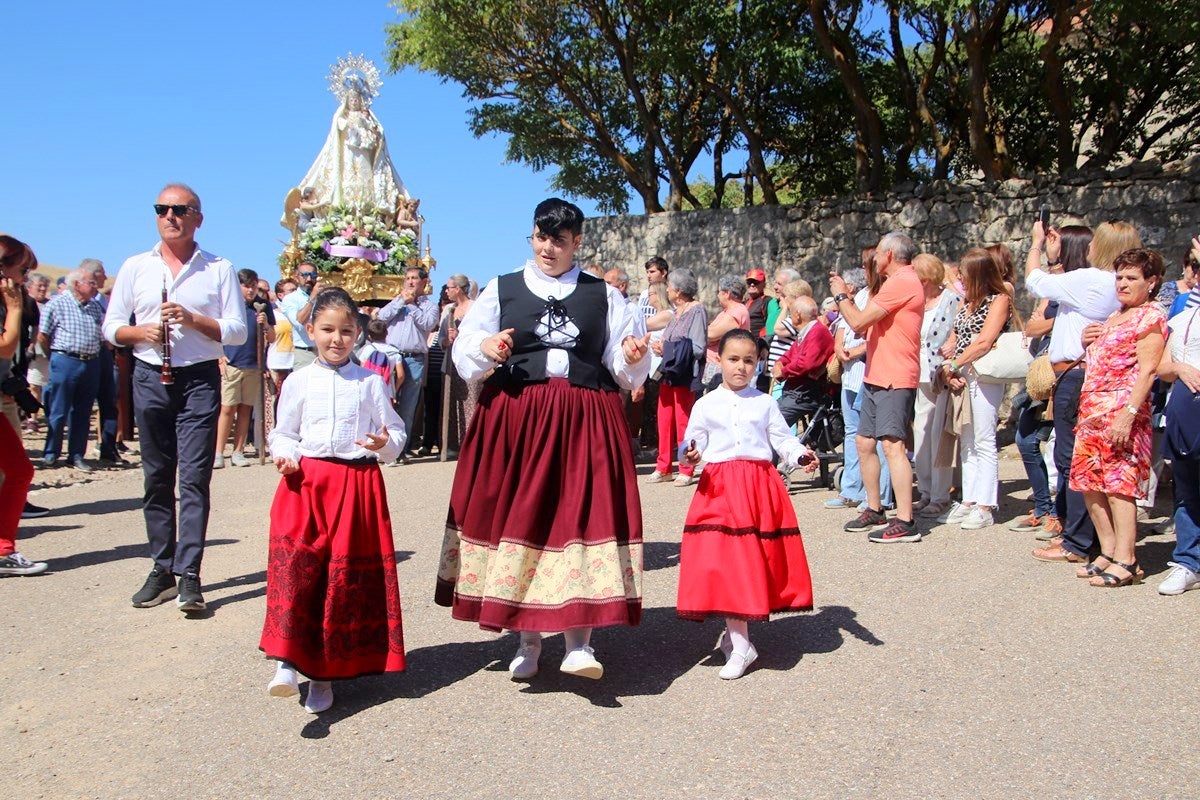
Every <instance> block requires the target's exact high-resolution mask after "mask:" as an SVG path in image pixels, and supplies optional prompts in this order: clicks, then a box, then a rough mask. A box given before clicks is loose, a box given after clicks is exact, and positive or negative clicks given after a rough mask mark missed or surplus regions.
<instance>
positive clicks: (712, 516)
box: [675, 461, 813, 620]
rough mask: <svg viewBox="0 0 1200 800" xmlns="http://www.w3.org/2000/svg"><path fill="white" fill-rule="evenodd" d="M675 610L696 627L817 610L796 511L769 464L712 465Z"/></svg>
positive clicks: (682, 559)
mask: <svg viewBox="0 0 1200 800" xmlns="http://www.w3.org/2000/svg"><path fill="white" fill-rule="evenodd" d="M675 607H676V613H677V614H678V615H679V616H680V617H683V618H684V619H697V620H700V619H704V618H706V617H710V616H720V617H736V618H740V619H748V620H764V619H767V618H769V616H770V615H771V614H772V613H774V612H780V611H807V610H809V609H811V608H812V607H813V596H812V579H811V577H810V576H809V572H808V558H807V557H806V556H805V554H804V540H803V539H802V538H801V537H800V527H799V525H798V523H797V522H796V511H795V509H794V508H793V507H792V499H791V498H790V497H789V496H788V493H787V489H786V488H785V487H784V485H783V480H782V479H781V478H780V477H779V473H778V472H776V470H775V468H774V467H773V466H772V465H771V464H770V462H767V461H724V462H720V463H717V464H707V465H705V467H704V472H703V473H701V475H700V483H699V485H698V486H697V487H696V494H695V496H694V497H693V498H692V504H691V506H690V507H689V508H688V513H687V520H686V522H685V523H684V526H683V543H682V545H681V547H680V553H679V594H678V598H677V600H676V603H675Z"/></svg>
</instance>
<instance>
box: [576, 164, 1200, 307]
mask: <svg viewBox="0 0 1200 800" xmlns="http://www.w3.org/2000/svg"><path fill="white" fill-rule="evenodd" d="M1043 203H1045V204H1046V205H1048V206H1049V208H1050V210H1051V219H1052V220H1053V221H1054V222H1055V223H1059V222H1060V221H1062V220H1064V219H1065V218H1067V217H1070V218H1071V219H1072V220H1079V221H1082V222H1083V223H1084V224H1087V225H1091V226H1093V227H1094V226H1096V225H1098V224H1100V223H1101V222H1104V221H1106V220H1110V219H1123V220H1127V221H1129V222H1131V223H1133V224H1134V225H1136V226H1137V228H1138V230H1139V231H1140V232H1141V234H1142V239H1143V241H1144V243H1145V244H1146V246H1148V247H1154V248H1156V249H1159V250H1161V251H1162V252H1163V253H1164V255H1165V256H1166V258H1167V262H1168V271H1167V275H1168V278H1177V277H1179V270H1180V266H1179V262H1180V259H1181V258H1182V257H1183V255H1184V253H1185V252H1186V250H1187V248H1188V246H1189V241H1190V239H1191V237H1192V236H1196V235H1198V234H1200V156H1193V157H1191V158H1189V159H1188V160H1186V161H1182V162H1173V163H1169V164H1166V165H1163V164H1159V163H1158V162H1157V161H1144V162H1139V163H1135V164H1131V165H1129V166H1125V167H1121V168H1120V169H1117V170H1114V171H1112V172H1108V173H1093V174H1084V175H1078V176H1073V177H1066V178H1063V177H1035V178H1032V179H1029V180H1021V179H1013V180H1007V181H1004V182H1002V183H996V182H984V181H979V180H968V181H965V182H963V183H959V184H952V183H949V182H946V181H934V182H932V183H929V184H926V185H921V186H914V185H911V184H909V185H900V186H897V187H895V190H894V191H893V192H892V193H890V194H887V195H883V196H877V197H870V196H866V195H863V196H855V197H841V198H828V199H820V200H810V201H807V202H805V203H801V204H799V205H795V206H755V207H752V208H736V209H722V210H703V211H679V212H668V213H663V214H652V215H640V216H631V215H625V216H615V217H601V218H598V219H593V220H588V221H587V223H585V226H584V240H583V248H582V251H581V252H580V254H579V261H580V263H584V264H587V263H599V264H601V265H603V266H604V267H605V268H606V269H609V268H612V267H623V268H624V269H626V270H627V271H628V272H629V274H630V277H631V279H632V286H633V287H635V288H637V290H638V291H640V290H641V289H642V288H643V287H644V286H645V271H644V270H643V269H642V265H643V264H644V263H645V262H646V259H647V258H649V257H650V256H653V255H661V256H663V257H664V258H666V259H667V261H668V262H669V263H670V264H671V266H672V267H688V268H690V269H692V270H694V271H695V272H696V274H697V276H698V277H699V279H700V288H701V299H703V300H705V301H706V302H708V303H709V304H712V303H714V302H715V299H716V282H717V278H718V277H719V276H720V275H723V274H725V273H731V272H732V273H739V274H745V271H746V270H747V269H750V268H753V267H760V268H762V269H764V270H765V271H766V272H767V274H768V276H770V274H771V273H772V272H773V271H774V270H778V269H782V268H785V267H791V268H793V269H796V270H798V271H799V272H800V273H801V274H802V275H803V276H804V277H805V278H806V279H807V280H809V281H810V282H811V283H812V284H813V292H814V294H816V295H817V299H818V300H819V299H820V298H821V297H823V296H824V295H826V294H827V290H828V282H827V280H826V278H827V274H828V272H829V271H830V270H833V269H836V270H839V271H840V270H843V269H847V268H849V267H853V266H857V264H858V259H859V252H860V249H861V248H863V247H870V246H872V245H874V244H875V243H876V242H877V241H878V240H879V237H880V236H881V235H882V234H883V233H886V232H887V231H889V230H903V231H905V232H906V233H908V234H909V235H910V236H912V237H913V239H914V240H915V241H916V242H917V243H918V244H919V245H920V246H921V248H922V249H923V250H925V251H927V252H932V253H935V254H937V255H938V256H940V257H942V258H943V259H945V260H954V259H956V258H957V257H958V256H959V255H960V254H961V253H963V252H964V251H965V250H967V249H968V248H969V247H973V246H975V245H979V244H995V243H1003V244H1007V245H1008V246H1009V247H1010V248H1012V250H1013V254H1014V257H1015V258H1016V260H1017V269H1018V274H1020V272H1021V270H1022V269H1023V267H1024V263H1025V262H1024V259H1025V255H1026V253H1027V251H1028V248H1029V231H1030V227H1031V225H1032V224H1033V222H1034V221H1035V220H1036V219H1037V218H1038V213H1039V211H1040V209H1041V206H1042V204H1043ZM768 280H770V278H768ZM631 293H632V290H631ZM1030 304H1031V302H1030V301H1029V300H1028V298H1026V299H1025V302H1024V303H1023V305H1024V306H1025V307H1026V308H1028V307H1029V305H1030Z"/></svg>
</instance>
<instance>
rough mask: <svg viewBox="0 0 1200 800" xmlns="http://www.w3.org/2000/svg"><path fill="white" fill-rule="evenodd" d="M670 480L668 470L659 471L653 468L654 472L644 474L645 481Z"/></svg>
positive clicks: (666, 481)
mask: <svg viewBox="0 0 1200 800" xmlns="http://www.w3.org/2000/svg"><path fill="white" fill-rule="evenodd" d="M670 482H671V473H669V472H659V471H658V470H654V472H651V473H650V474H649V475H647V476H646V483H670Z"/></svg>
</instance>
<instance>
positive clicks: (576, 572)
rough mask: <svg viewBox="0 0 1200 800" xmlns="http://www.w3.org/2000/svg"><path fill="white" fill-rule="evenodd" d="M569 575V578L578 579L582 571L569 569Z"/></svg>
mask: <svg viewBox="0 0 1200 800" xmlns="http://www.w3.org/2000/svg"><path fill="white" fill-rule="evenodd" d="M569 575H570V577H571V579H572V580H576V579H578V578H579V577H580V576H582V575H583V573H582V572H580V571H579V570H577V569H573V570H571V572H570V573H569Z"/></svg>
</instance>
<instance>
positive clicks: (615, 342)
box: [451, 261, 650, 389]
mask: <svg viewBox="0 0 1200 800" xmlns="http://www.w3.org/2000/svg"><path fill="white" fill-rule="evenodd" d="M522 274H523V275H524V278H525V286H526V287H527V288H528V289H529V291H531V292H533V293H534V294H535V295H537V296H538V297H540V298H542V299H543V300H549V299H550V298H551V297H553V298H556V299H558V300H562V299H563V298H565V297H569V296H570V294H571V293H572V292H574V291H575V284H576V283H577V282H578V281H579V267H577V266H575V267H571V269H569V270H568V271H567V272H565V273H563V274H562V275H560V276H558V277H557V278H552V277H550V276H549V275H547V274H546V273H544V272H542V271H541V269H539V268H538V266H537V264H535V263H534V262H533V261H527V262H525V266H524V267H522ZM498 280H499V279H498V278H493V279H492V280H490V281H488V285H487V286H486V287H484V290H483V291H482V292H480V293H479V297H478V298H477V299H476V300H475V304H474V305H472V306H471V310H470V311H468V312H467V315H466V316H465V317H463V320H462V324H460V325H459V328H458V336H457V338H455V340H454V348H453V350H452V351H451V355H452V358H453V360H454V366H455V367H456V368H457V369H458V374H459V375H460V376H461V377H462V379H463V380H466V381H474V380H479V379H480V378H482V377H483V376H484V375H486V374H487V372H488V370H490V369H492V368H493V367H495V366H496V362H494V361H492V360H491V359H490V358H488V357H487V356H485V355H484V354H483V353H482V352H481V351H480V349H479V348H480V346H482V344H483V341H484V339H487V338H488V337H489V336H493V335H495V334H496V333H499V331H500V295H499V292H498V290H497V288H496V282H497V281H498ZM607 289H608V319H607V325H608V340H607V341H606V342H605V345H604V366H605V367H606V368H607V369H608V371H609V372H611V373H612V375H613V377H614V378H616V380H617V385H618V386H620V387H621V388H622V389H636V388H637V387H639V386H641V385H642V383H643V382H645V380H646V378H647V376H649V374H650V357H649V356H648V355H647V356H646V357H645V358H643V359H642V360H641V361H639V362H638V363H636V364H626V363H625V351H624V349H623V348H622V346H621V342H623V341H624V340H625V337H626V336H636V335H637V334H636V330H637V328H636V320H635V310H634V308H633V307H632V306H631V305H630V304H629V302H628V301H626V300H625V298H624V297H622V296H621V293H620V292H618V291H617V290H616V289H614V288H612V287H611V286H609V287H607ZM569 368H570V362H569V361H568V359H567V351H566V350H563V349H561V348H554V347H552V348H550V349H549V350H547V351H546V376H547V377H550V378H565V377H567V374H568V370H569Z"/></svg>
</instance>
